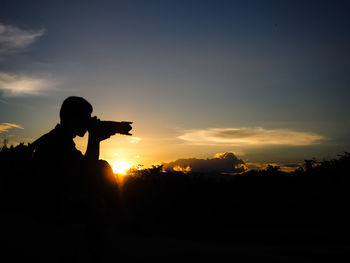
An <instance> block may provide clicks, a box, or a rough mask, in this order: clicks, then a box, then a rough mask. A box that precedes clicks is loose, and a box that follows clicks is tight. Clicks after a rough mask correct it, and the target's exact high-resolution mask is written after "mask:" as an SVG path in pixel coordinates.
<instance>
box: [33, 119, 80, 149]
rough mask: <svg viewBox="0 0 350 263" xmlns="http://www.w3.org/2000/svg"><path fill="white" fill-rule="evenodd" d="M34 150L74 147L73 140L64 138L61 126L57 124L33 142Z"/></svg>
mask: <svg viewBox="0 0 350 263" xmlns="http://www.w3.org/2000/svg"><path fill="white" fill-rule="evenodd" d="M33 145H34V148H35V149H40V148H46V147H53V146H56V147H67V146H69V147H74V142H73V139H70V138H67V137H66V136H64V134H63V132H62V129H61V126H60V125H59V124H57V125H56V127H55V128H54V129H53V130H51V131H50V132H48V133H46V134H44V135H43V136H41V137H40V138H39V139H37V140H36V141H35V142H33Z"/></svg>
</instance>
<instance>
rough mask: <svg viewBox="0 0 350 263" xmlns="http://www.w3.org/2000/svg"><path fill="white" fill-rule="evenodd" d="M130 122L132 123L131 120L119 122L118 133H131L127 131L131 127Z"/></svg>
mask: <svg viewBox="0 0 350 263" xmlns="http://www.w3.org/2000/svg"><path fill="white" fill-rule="evenodd" d="M130 124H132V122H130V121H122V122H120V128H119V133H120V134H124V135H132V134H131V133H129V131H131V129H132V127H131V125H130Z"/></svg>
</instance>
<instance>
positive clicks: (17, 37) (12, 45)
mask: <svg viewBox="0 0 350 263" xmlns="http://www.w3.org/2000/svg"><path fill="white" fill-rule="evenodd" d="M44 33H45V29H40V30H25V29H21V28H18V27H15V26H12V25H5V24H2V23H0V54H3V53H7V52H14V51H19V50H21V49H23V48H25V47H27V46H29V45H30V44H32V43H33V42H34V41H35V40H36V39H37V38H38V37H40V36H42V35H43V34H44Z"/></svg>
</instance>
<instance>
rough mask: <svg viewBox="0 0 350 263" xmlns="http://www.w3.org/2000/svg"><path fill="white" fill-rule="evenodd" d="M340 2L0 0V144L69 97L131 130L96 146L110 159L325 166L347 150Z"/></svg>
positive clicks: (345, 38) (347, 60)
mask: <svg viewBox="0 0 350 263" xmlns="http://www.w3.org/2000/svg"><path fill="white" fill-rule="evenodd" d="M349 7H350V3H349V2H348V1H273V0H271V1H16V0H11V1H7V0H1V1H0V138H1V139H2V138H5V137H7V138H8V140H9V142H10V143H13V144H17V143H19V142H26V143H27V142H32V141H34V140H35V139H36V138H38V137H39V136H41V135H42V134H44V133H46V132H48V131H50V130H51V129H52V128H54V126H55V125H56V123H58V122H59V115H58V114H59V109H60V106H61V103H62V101H63V100H64V99H65V98H66V97H68V96H72V95H76V96H81V97H84V98H85V99H87V100H88V101H89V102H90V103H91V104H92V105H93V107H94V114H95V115H97V116H98V117H99V118H101V119H104V120H116V121H123V120H124V121H133V122H134V124H133V128H134V129H133V131H132V132H133V134H134V136H133V137H127V136H118V135H117V136H114V137H113V138H111V139H109V140H107V141H104V142H103V143H102V146H101V157H102V158H104V159H106V160H108V161H110V162H116V161H117V160H120V159H125V160H128V161H132V162H133V163H135V164H143V165H145V166H150V165H151V164H159V163H161V162H170V161H174V160H176V159H179V158H189V157H196V158H207V157H209V158H212V157H213V156H214V155H215V154H217V153H223V152H234V153H236V155H237V156H238V157H239V158H241V159H243V160H245V161H247V162H252V163H264V162H274V163H292V162H300V161H303V160H304V159H310V158H313V157H316V158H323V157H325V158H327V157H335V156H336V155H337V154H341V153H342V152H344V151H350V150H349V149H350V139H349V134H350V119H349V117H348V115H349V113H350V104H349V101H350V88H349V83H350V49H349V46H350V19H349V10H350V9H349ZM75 141H76V144H77V147H78V148H79V149H81V150H82V151H83V152H84V150H85V147H86V137H84V138H83V139H80V138H77V139H76V140H75Z"/></svg>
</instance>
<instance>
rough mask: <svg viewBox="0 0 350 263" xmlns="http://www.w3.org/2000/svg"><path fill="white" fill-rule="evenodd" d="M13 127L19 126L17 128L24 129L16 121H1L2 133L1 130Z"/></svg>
mask: <svg viewBox="0 0 350 263" xmlns="http://www.w3.org/2000/svg"><path fill="white" fill-rule="evenodd" d="M11 128H17V129H23V127H22V126H21V125H18V124H15V123H8V122H4V123H0V133H1V132H7V131H8V130H9V129H11Z"/></svg>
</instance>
